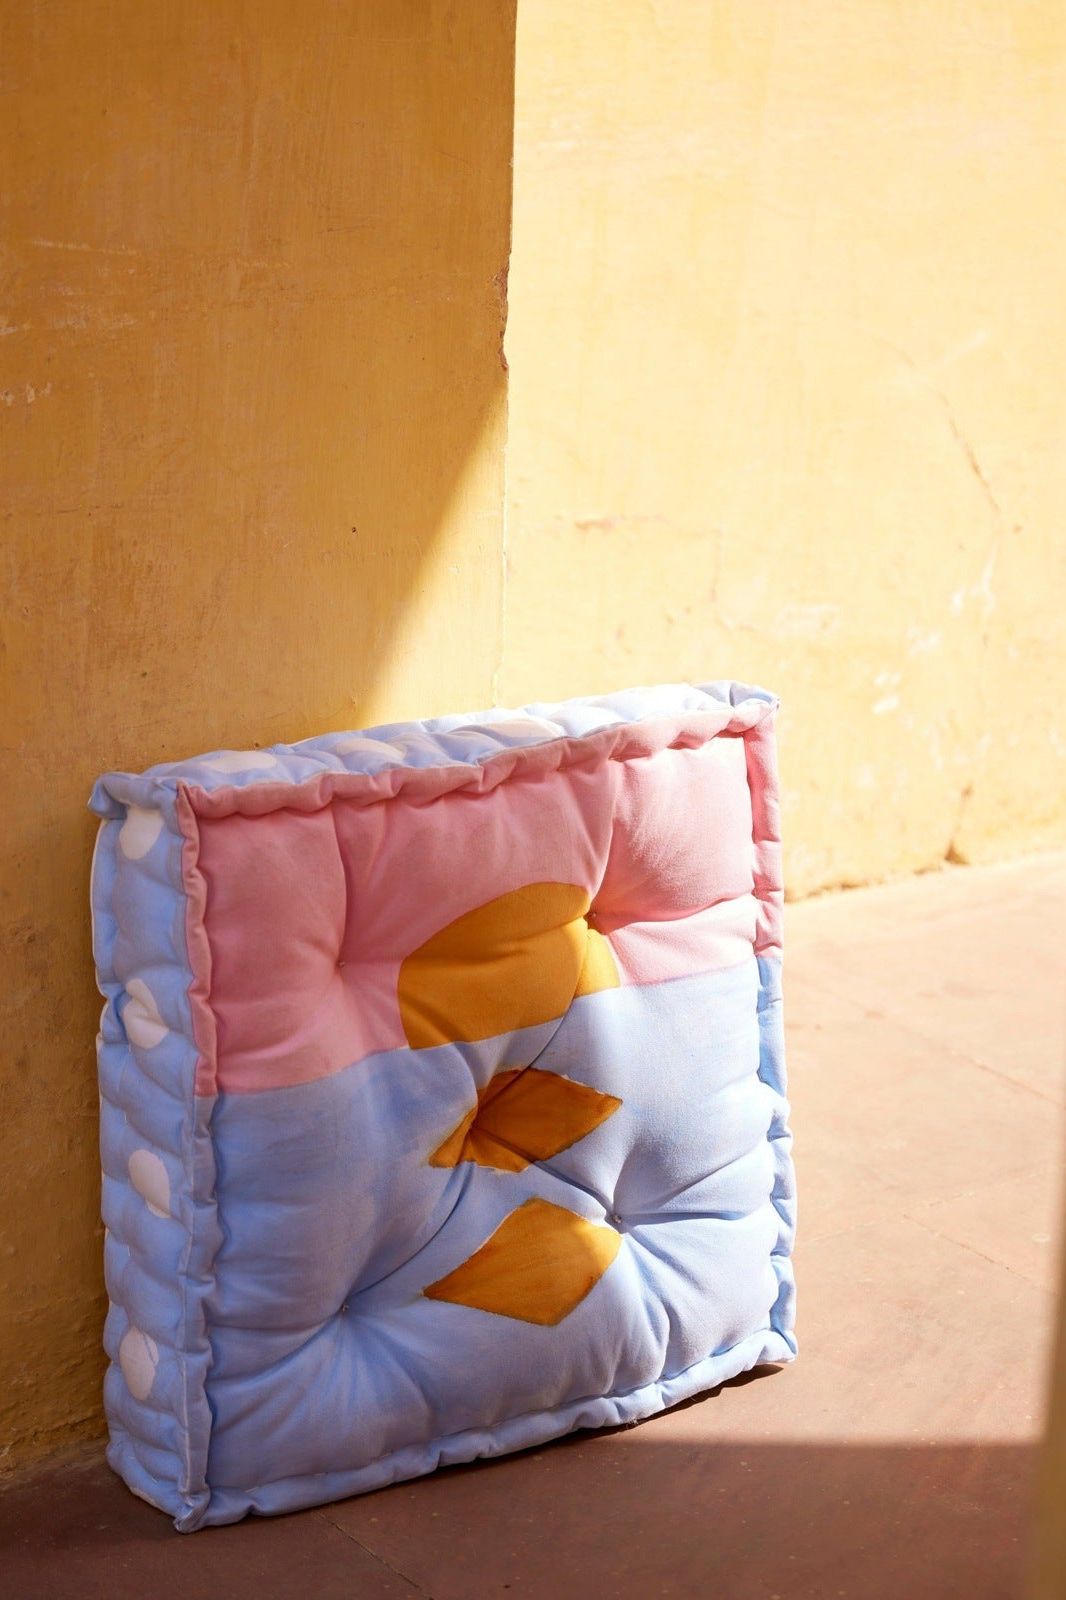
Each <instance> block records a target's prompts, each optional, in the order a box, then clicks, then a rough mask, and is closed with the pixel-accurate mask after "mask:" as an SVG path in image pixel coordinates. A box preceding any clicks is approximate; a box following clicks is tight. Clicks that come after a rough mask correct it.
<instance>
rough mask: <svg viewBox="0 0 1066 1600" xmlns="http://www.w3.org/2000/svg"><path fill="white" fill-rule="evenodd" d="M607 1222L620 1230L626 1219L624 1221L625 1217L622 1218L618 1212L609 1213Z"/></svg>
mask: <svg viewBox="0 0 1066 1600" xmlns="http://www.w3.org/2000/svg"><path fill="white" fill-rule="evenodd" d="M607 1221H608V1222H610V1223H612V1224H613V1226H614V1227H616V1228H620V1227H621V1226H622V1224H623V1221H624V1219H623V1217H622V1216H621V1214H620V1213H619V1212H617V1211H609V1212H608V1213H607Z"/></svg>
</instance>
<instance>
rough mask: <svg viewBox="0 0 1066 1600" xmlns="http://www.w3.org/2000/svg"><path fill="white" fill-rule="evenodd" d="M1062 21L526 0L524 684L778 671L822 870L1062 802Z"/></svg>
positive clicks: (794, 794)
mask: <svg viewBox="0 0 1066 1600" xmlns="http://www.w3.org/2000/svg"><path fill="white" fill-rule="evenodd" d="M1064 152H1066V22H1064V20H1063V15H1062V12H1061V10H1060V8H1058V7H1057V6H1054V5H1052V4H1050V3H1048V0H1038V3H1036V4H1023V3H1021V0H1009V3H1006V4H1003V3H1001V0H977V3H975V4H971V5H967V6H966V7H963V8H959V7H951V6H924V7H923V6H916V5H909V4H901V3H900V0H874V3H870V4H864V5H861V6H851V7H841V6H839V5H835V4H831V3H829V0H815V3H805V4H802V5H801V4H798V3H795V0H771V3H768V4H765V5H758V6H751V5H742V4H739V3H737V4H733V3H730V4H724V5H714V6H708V5H705V4H702V3H700V0H681V3H678V4H674V5H670V6H661V5H648V4H645V3H643V0H639V3H638V0H623V3H621V4H619V3H611V4H599V5H596V6H594V7H592V9H591V11H590V10H589V8H585V9H584V11H583V13H582V25H581V26H580V27H575V26H574V25H573V17H572V12H571V11H570V10H569V9H567V8H566V7H565V6H564V5H562V4H561V3H560V0H541V3H539V4H537V5H530V6H526V7H524V8H520V13H519V30H518V77H517V102H516V142H515V216H514V254H513V259H512V270H511V290H512V296H511V299H512V310H511V320H510V326H509V331H508V339H507V348H508V355H509V359H510V364H511V380H512V381H511V398H510V406H511V423H510V438H509V448H508V485H509V490H508V535H507V542H508V582H507V592H506V602H505V604H506V619H507V620H506V631H505V646H504V664H503V670H502V673H501V677H500V685H501V693H502V697H503V698H504V699H505V700H508V701H515V700H522V699H524V698H526V697H528V696H530V695H537V696H544V697H552V696H556V695H564V694H570V693H576V692H588V691H594V690H599V689H603V688H608V687H611V686H613V685H617V684H620V683H634V682H646V681H654V680H658V679H663V678H669V679H679V678H680V679H684V678H706V677H717V676H734V677H746V678H749V679H753V680H755V681H757V682H763V683H766V684H768V685H770V686H771V687H773V688H775V689H777V690H778V691H779V692H780V693H781V695H782V697H783V701H784V706H785V710H784V716H783V720H782V725H781V740H782V764H783V774H784V786H785V796H784V798H785V824H786V828H787V849H788V861H787V868H788V870H787V878H788V882H789V883H790V885H791V890H792V892H794V893H800V894H801V893H805V892H808V891H811V890H815V889H818V888H821V887H824V886H827V885H832V884H839V883H858V882H865V881H869V880H871V879H875V878H879V877H883V876H887V875H892V874H896V873H901V872H906V871H913V870H916V869H921V868H925V867H928V866H931V865H934V864H935V863H937V862H941V861H943V860H945V859H950V860H972V859H980V858H993V857H1000V856H1003V855H1005V854H1009V853H1012V852H1019V851H1024V850H1028V849H1033V848H1039V847H1044V846H1048V845H1051V844H1053V843H1056V842H1058V841H1061V840H1062V839H1063V838H1064V837H1066V722H1064V710H1063V707H1064V705H1066V693H1064V691H1066V630H1064V629H1063V626H1062V615H1063V610H1064V601H1066V540H1064V539H1063V537H1062V523H1063V518H1064V515H1066V453H1064V452H1063V450H1062V448H1061V441H1062V437H1063V431H1064V427H1066V405H1064V400H1063V385H1062V372H1063V370H1064V366H1066V321H1064V319H1063V318H1062V316H1061V315H1060V311H1061V305H1060V302H1061V278H1062V272H1061V263H1062V259H1063V251H1064V244H1066V240H1064V234H1066V219H1064V216H1063V211H1062V207H1061V205H1060V204H1059V196H1060V194H1061V191H1062V186H1063V182H1064V179H1066V154H1064Z"/></svg>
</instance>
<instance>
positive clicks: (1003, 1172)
mask: <svg viewBox="0 0 1066 1600" xmlns="http://www.w3.org/2000/svg"><path fill="white" fill-rule="evenodd" d="M1064 906H1066V857H1044V858H1041V859H1038V860H1031V861H1028V862H1025V863H1023V864H1021V865H1014V866H1008V867H995V868H981V869H971V868H956V869H949V870H946V871H944V872H943V873H939V874H936V875H932V876H928V877H923V878H918V879H915V880H913V881H911V882H909V883H905V884H901V885H899V886H895V887H891V888H884V889H873V890H861V891H855V892H852V893H849V894H844V895H835V896H831V897H826V898H825V899H822V900H816V901H812V902H809V903H806V904H803V905H799V906H795V907H793V908H791V909H790V911H789V914H788V922H789V927H788V935H789V948H788V974H787V989H786V997H787V1008H788V1030H789V1037H790V1067H791V1074H792V1095H793V1104H794V1113H795V1114H794V1126H795V1130H796V1136H797V1150H796V1153H797V1162H798V1166H799V1177H800V1198H801V1239H800V1245H799V1250H798V1260H797V1272H798V1278H799V1287H800V1329H799V1331H800V1338H801V1343H802V1353H801V1357H800V1360H799V1362H798V1363H797V1364H796V1365H795V1366H794V1367H791V1368H786V1369H783V1370H782V1371H780V1372H771V1373H767V1374H766V1375H760V1376H755V1377H752V1378H748V1379H747V1380H744V1381H741V1382H738V1383H735V1384H731V1385H727V1386H726V1387H725V1388H724V1389H722V1390H720V1391H718V1392H717V1393H715V1394H713V1395H709V1396H706V1397H704V1398H702V1399H700V1400H698V1401H695V1402H691V1403H689V1404H688V1405H686V1406H683V1407H680V1408H678V1409H677V1410H676V1411H674V1412H672V1413H671V1414H669V1415H667V1416H664V1417H659V1418H655V1419H653V1420H651V1421H649V1422H646V1423H644V1424H642V1425H641V1426H640V1427H637V1428H632V1429H629V1430H623V1431H619V1432H616V1433H609V1434H599V1435H591V1434H584V1435H574V1436H571V1437H570V1438H569V1439H566V1440H563V1441H561V1442H560V1443H558V1444H555V1445H552V1446H549V1447H545V1448H542V1449H539V1450H535V1451H531V1452H529V1453H528V1454H526V1455H522V1456H515V1457H511V1458H509V1459H506V1460H503V1461H498V1462H492V1463H483V1464H478V1465H475V1466H471V1467H459V1468H452V1469H450V1470H448V1471H445V1472H441V1473H438V1474H437V1475H436V1476H435V1477H432V1478H426V1479H422V1480H420V1481H419V1482H417V1483H412V1484H401V1485H399V1486H397V1487H395V1488H392V1489H387V1490H384V1491H382V1492H380V1493H378V1494H373V1495H368V1496H365V1497H363V1498H362V1499H357V1500H349V1501H346V1502H344V1503H342V1504H338V1505H332V1506H327V1507H325V1508H323V1509H322V1510H318V1511H310V1512H305V1513H302V1514H300V1515H297V1516H291V1517H284V1518H278V1519H275V1520H272V1521H262V1522H260V1521H257V1522H247V1523H244V1524H242V1525H240V1526H238V1527H234V1528H223V1529H218V1530H212V1531H208V1532H204V1533H199V1534H196V1535H194V1536H192V1537H189V1538H181V1537H179V1536H178V1535H177V1534H175V1533H174V1532H173V1531H172V1529H171V1527H170V1524H169V1522H168V1521H167V1520H166V1519H165V1518H164V1517H163V1516H161V1515H160V1514H159V1513H158V1512H155V1511H153V1510H151V1509H150V1508H149V1507H148V1506H146V1505H143V1504H142V1503H141V1502H139V1501H137V1500H135V1499H134V1498H133V1497H132V1496H131V1495H129V1494H128V1493H127V1492H126V1490H125V1489H124V1488H123V1487H122V1486H121V1485H120V1484H119V1483H118V1482H117V1480H115V1479H114V1478H112V1477H111V1476H110V1474H109V1473H108V1471H107V1469H106V1467H104V1466H103V1464H102V1462H101V1460H100V1453H99V1451H98V1450H97V1451H91V1452H88V1453H83V1454H80V1455H78V1456H76V1457H72V1458H67V1459H65V1460H63V1461H56V1462H53V1463H51V1464H50V1465H48V1466H47V1467H45V1468H43V1469H41V1470H39V1471H37V1472H35V1473H33V1474H32V1475H27V1476H24V1477H23V1478H21V1479H16V1480H15V1481H14V1482H13V1483H12V1484H11V1485H10V1486H9V1487H8V1488H7V1490H6V1492H5V1493H3V1494H2V1495H0V1593H2V1594H3V1595H4V1596H5V1597H10V1600H74V1597H77V1600H94V1597H96V1596H100V1597H105V1596H106V1597H107V1600H120V1597H122V1596H127V1595H129V1596H134V1595H135V1596H138V1597H139V1600H168V1597H169V1596H171V1595H174V1596H180V1597H181V1600H216V1597H221V1596H225V1597H233V1600H241V1597H243V1596H245V1595H248V1596H254V1597H255V1600H275V1597H277V1600H283V1597H284V1600H291V1597H292V1596H294V1595H297V1596H305V1597H307V1600H333V1597H335V1596H337V1597H339V1596H344V1597H346V1600H349V1597H359V1600H378V1597H379V1596H380V1597H384V1596H396V1597H403V1596H407V1597H414V1596H433V1597H434V1600H481V1597H483V1596H484V1597H490V1596H497V1595H500V1596H502V1595H504V1594H505V1593H506V1594H508V1595H510V1596H513V1597H515V1600H520V1597H525V1600H608V1597H619V1600H652V1597H660V1596H669V1597H675V1600H688V1597H703V1596H707V1597H714V1600H774V1597H775V1596H776V1597H779V1600H806V1597H810V1600H834V1597H837V1596H849V1597H855V1600H882V1597H883V1600H889V1597H891V1600H901V1597H906V1600H921V1597H926V1596H928V1597H931V1600H934V1597H935V1600H953V1597H956V1596H958V1597H959V1600H1008V1597H1011V1596H1015V1595H1020V1594H1021V1592H1022V1578H1021V1574H1022V1563H1023V1560H1024V1548H1025V1526H1026V1518H1027V1511H1028V1498H1029V1493H1030V1477H1031V1469H1032V1464H1033V1463H1032V1457H1033V1446H1034V1440H1035V1439H1036V1437H1037V1435H1038V1431H1039V1427H1040V1420H1041V1410H1042V1388H1043V1378H1044V1367H1045V1362H1046V1346H1047V1339H1048V1332H1049V1325H1050V1322H1051V1318H1052V1314H1053V1306H1054V1293H1053V1289H1054V1277H1055V1262H1056V1256H1057V1250H1056V1232H1057V1229H1056V1224H1057V1219H1058V1215H1059V1214H1060V1213H1061V1211H1062V1209H1063V1208H1062V1203H1061V1177H1062V1170H1063V1157H1064V1154H1066V1148H1064V1133H1066V1128H1064V1125H1063V1115H1062V1106H1063V1101H1064V1099H1066V1094H1064V1073H1063V1055H1064V1033H1066V1030H1064V1020H1066V1019H1064V1006H1063V996H1064V995H1066V981H1064V980H1066V949H1064V941H1063V938H1062V930H1063V909H1064Z"/></svg>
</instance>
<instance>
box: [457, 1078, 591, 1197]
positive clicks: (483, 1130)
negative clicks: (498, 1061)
mask: <svg viewBox="0 0 1066 1600" xmlns="http://www.w3.org/2000/svg"><path fill="white" fill-rule="evenodd" d="M621 1104H622V1102H621V1100H619V1099H618V1098H617V1096H616V1095H613V1094H601V1093H600V1091H599V1090H598V1089H590V1088H589V1087H588V1085H587V1084H584V1083H576V1082H575V1081H574V1079H573V1078H564V1077H562V1076H561V1074H559V1073H557V1072H542V1071H540V1069H539V1068H537V1067H508V1068H507V1069H506V1070H505V1071H503V1072H498V1073H497V1074H496V1076H495V1077H494V1078H492V1079H491V1080H490V1081H489V1082H488V1083H487V1084H486V1085H485V1087H484V1088H483V1089H482V1090H481V1091H480V1092H479V1094H478V1097H477V1104H476V1105H474V1106H473V1107H472V1108H471V1110H470V1111H468V1112H467V1114H466V1116H465V1117H464V1118H463V1120H462V1122H460V1123H459V1125H458V1127H456V1128H454V1129H453V1130H452V1132H451V1133H450V1134H449V1135H448V1137H447V1139H445V1141H444V1143H443V1144H442V1145H441V1146H440V1147H439V1149H437V1150H435V1151H434V1152H433V1154H432V1155H431V1156H430V1158H429V1164H430V1166H431V1167H455V1166H458V1164H459V1162H460V1161H474V1162H476V1163H477V1165H478V1166H481V1167H495V1168H496V1170H497V1171H499V1172H523V1171H524V1170H525V1168H526V1167H528V1166H529V1164H530V1162H531V1161H546V1160H547V1158H548V1157H549V1156H555V1155H558V1154H559V1152H560V1150H566V1149H568V1148H569V1146H570V1145H572V1144H576V1143H577V1141H578V1140H579V1139H584V1138H585V1136H586V1134H589V1133H591V1132H592V1130H593V1128H598V1127H599V1125H600V1123H601V1122H606V1121H607V1118H608V1117H610V1116H613V1115H614V1113H615V1112H616V1111H617V1110H618V1107H619V1106H620V1105H621Z"/></svg>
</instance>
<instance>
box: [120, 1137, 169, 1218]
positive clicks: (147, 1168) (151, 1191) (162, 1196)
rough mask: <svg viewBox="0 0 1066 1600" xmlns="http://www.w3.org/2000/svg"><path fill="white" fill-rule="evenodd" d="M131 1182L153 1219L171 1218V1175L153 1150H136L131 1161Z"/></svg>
mask: <svg viewBox="0 0 1066 1600" xmlns="http://www.w3.org/2000/svg"><path fill="white" fill-rule="evenodd" d="M129 1172H130V1182H131V1183H132V1184H133V1187H134V1188H135V1189H136V1191H137V1193H138V1194H139V1195H140V1196H141V1199H142V1200H143V1201H144V1202H145V1204H146V1205H147V1207H148V1209H149V1211H150V1212H151V1213H152V1215H153V1217H169V1216H170V1174H169V1173H168V1172H167V1169H166V1167H165V1166H164V1165H163V1163H162V1161H161V1160H160V1159H159V1157H158V1156H157V1155H156V1154H155V1153H154V1152H153V1151H151V1150H135V1151H134V1152H133V1154H132V1155H131V1156H130V1159H129Z"/></svg>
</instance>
